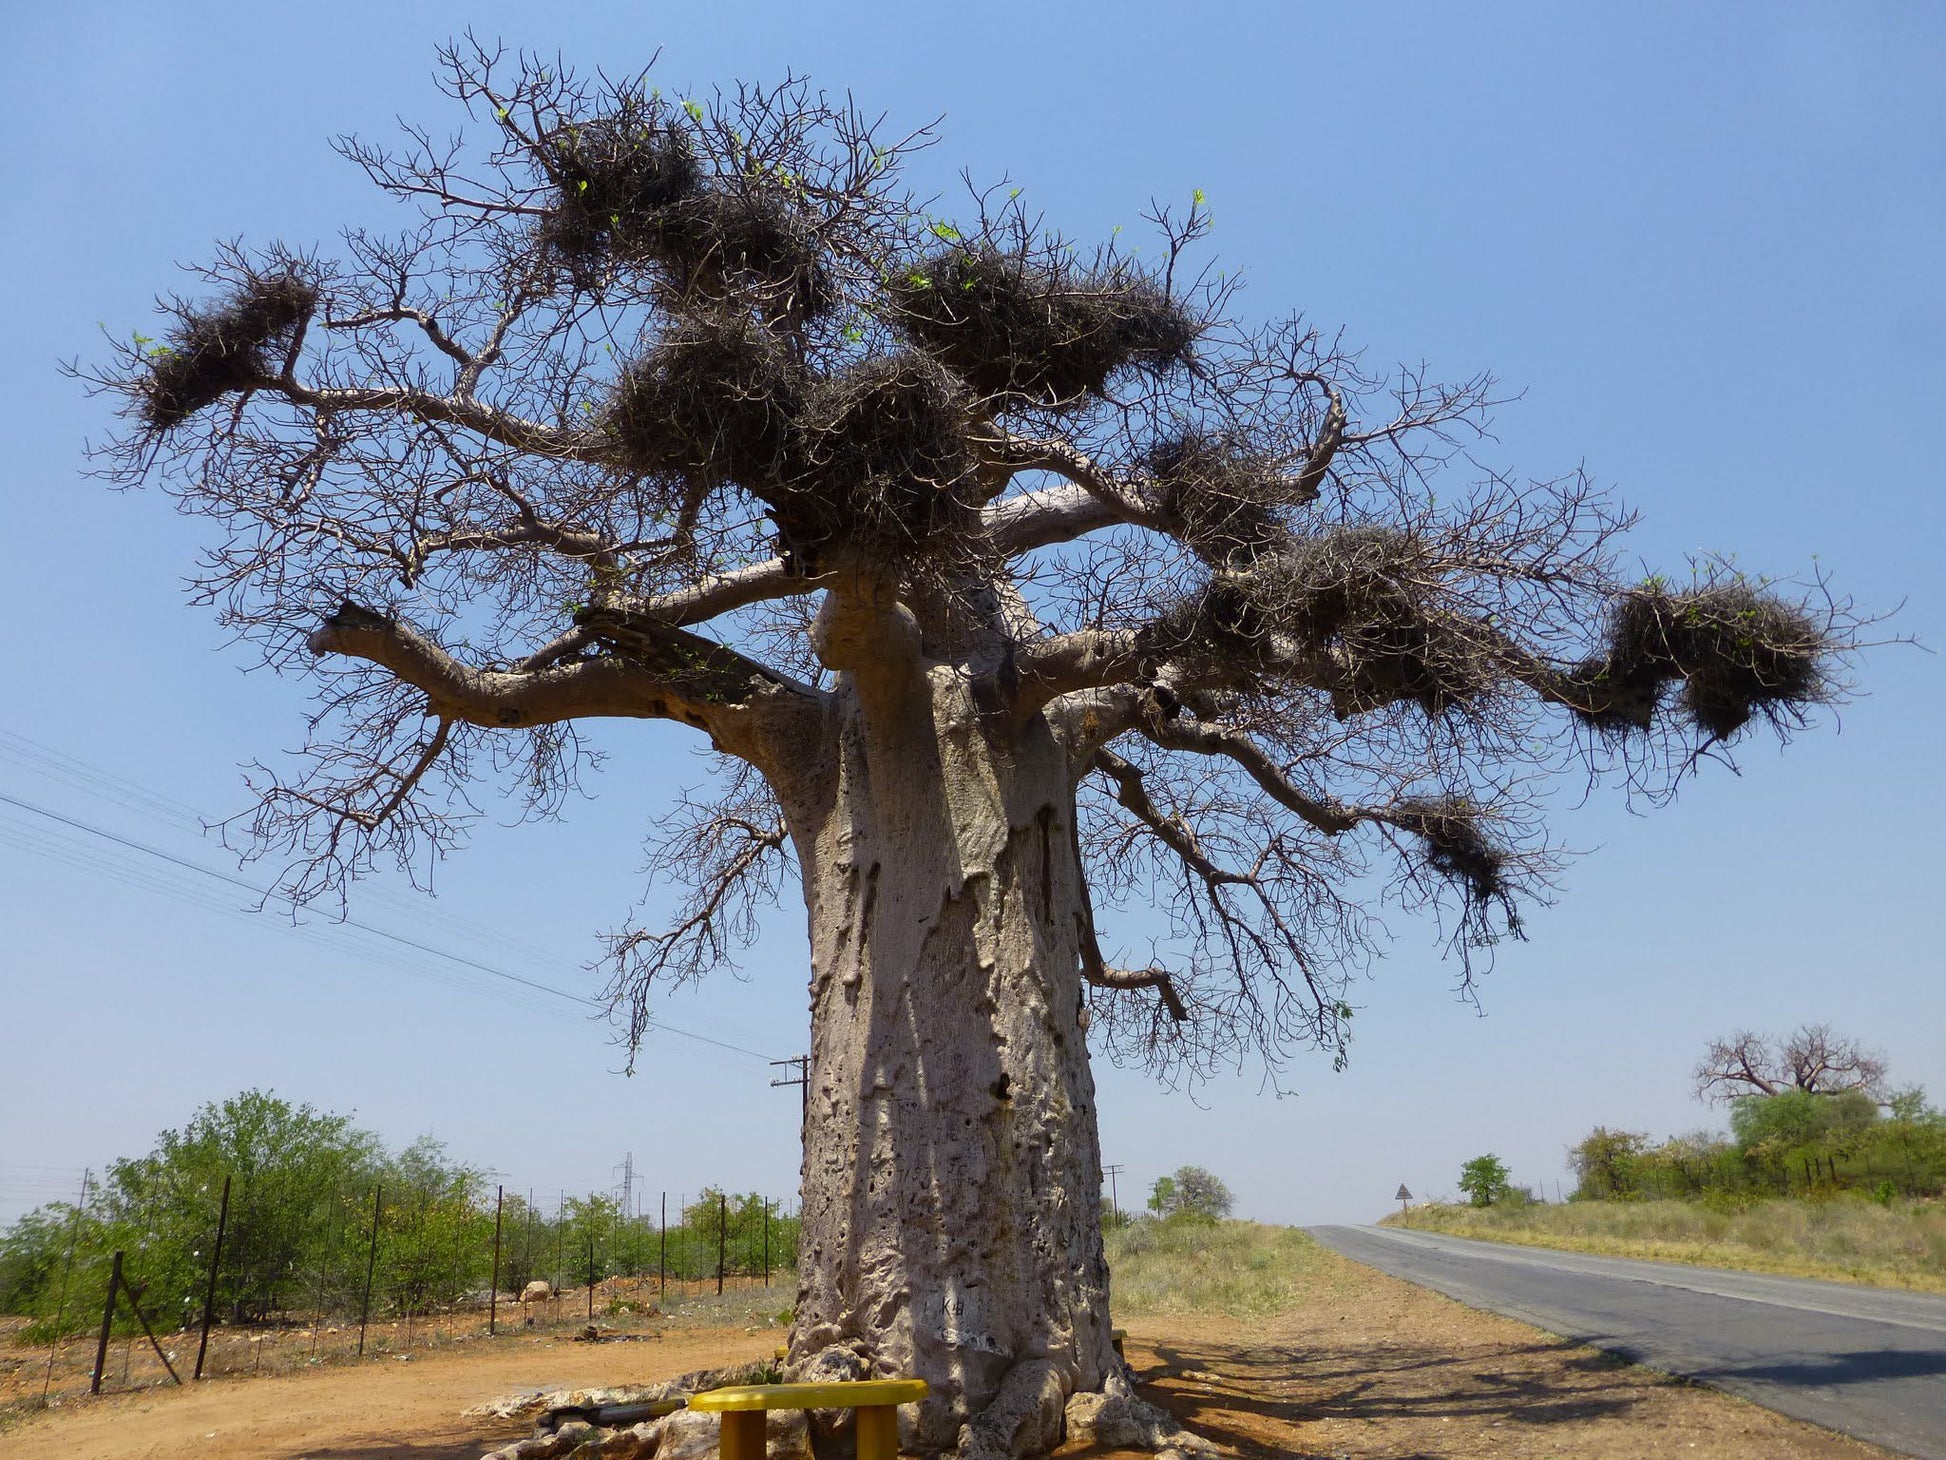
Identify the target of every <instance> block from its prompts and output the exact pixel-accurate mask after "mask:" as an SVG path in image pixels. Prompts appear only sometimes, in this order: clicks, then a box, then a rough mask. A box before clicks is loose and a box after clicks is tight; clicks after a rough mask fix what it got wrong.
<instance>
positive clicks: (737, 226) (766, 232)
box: [630, 179, 839, 319]
mask: <svg viewBox="0 0 1946 1460" xmlns="http://www.w3.org/2000/svg"><path fill="white" fill-rule="evenodd" d="M630 242H631V243H632V244H633V245H634V246H635V247H636V248H637V249H639V251H640V252H641V254H642V255H643V256H644V257H647V258H651V259H653V260H655V261H656V262H657V263H660V264H661V265H662V266H663V268H664V269H665V270H666V271H667V273H668V275H669V281H670V287H671V289H672V290H673V291H674V292H675V294H676V295H677V296H678V297H687V296H691V295H697V294H700V295H707V296H722V295H727V294H729V293H731V292H733V291H736V290H742V291H743V292H744V293H745V294H746V295H747V296H748V297H749V298H750V301H751V302H752V303H754V304H756V305H758V306H760V307H761V308H762V309H763V310H764V312H765V313H767V314H768V315H770V316H771V317H773V318H781V319H808V318H811V317H813V316H815V315H818V314H822V313H823V312H824V311H825V310H827V309H829V308H830V307H831V306H832V304H834V303H835V302H836V301H837V299H838V297H839V293H838V287H837V284H836V282H835V281H834V280H833V278H832V276H831V271H830V269H829V268H828V267H827V265H826V263H825V260H824V254H823V250H822V249H821V248H820V247H819V244H818V236H817V231H816V229H815V227H814V226H813V223H812V220H811V219H810V218H809V217H808V216H807V215H806V214H805V212H804V211H803V210H802V209H801V208H799V207H797V206H794V205H793V204H792V202H791V201H790V199H789V198H788V197H787V196H786V194H785V193H784V191H783V190H782V189H781V188H780V187H778V186H775V185H771V184H766V183H761V182H753V181H751V180H748V179H739V180H737V181H735V182H731V181H727V180H720V181H717V182H713V183H712V184H711V185H710V186H708V187H706V188H704V189H703V190H702V191H700V192H697V193H695V194H693V195H691V196H689V197H686V198H684V199H682V200H681V201H680V202H677V203H674V204H671V205H670V206H669V207H667V208H665V209H663V210H662V211H661V212H659V213H657V214H655V215H654V216H653V217H651V218H650V219H648V220H646V222H645V225H644V226H643V228H642V229H641V230H640V231H639V232H638V233H636V234H635V235H634V236H633V237H632V238H631V239H630Z"/></svg>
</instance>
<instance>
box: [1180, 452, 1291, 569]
mask: <svg viewBox="0 0 1946 1460" xmlns="http://www.w3.org/2000/svg"><path fill="white" fill-rule="evenodd" d="M1144 464H1145V465H1146V466H1147V468H1148V473H1149V477H1150V479H1151V481H1152V482H1153V489H1154V495H1155V498H1156V501H1155V510H1156V515H1157V517H1158V518H1159V519H1160V520H1161V522H1162V524H1163V525H1164V526H1165V527H1167V528H1168V530H1169V531H1171V532H1172V533H1174V534H1176V535H1177V536H1178V537H1180V538H1181V539H1182V540H1183V541H1184V542H1185V543H1187V544H1188V545H1189V547H1190V548H1191V550H1193V551H1194V552H1195V553H1196V555H1197V556H1198V557H1200V558H1202V559H1203V560H1204V561H1205V562H1207V563H1209V564H1211V565H1212V566H1213V567H1224V566H1227V565H1229V564H1231V563H1232V562H1239V563H1243V564H1248V563H1249V562H1252V561H1254V560H1255V559H1256V558H1258V557H1260V556H1262V555H1263V554H1264V553H1266V552H1269V551H1271V550H1272V549H1274V548H1276V547H1278V546H1280V545H1282V544H1284V543H1287V542H1288V541H1289V538H1290V534H1289V533H1288V532H1287V531H1286V530H1285V528H1284V525H1283V523H1282V522H1280V521H1279V520H1278V516H1277V512H1278V509H1279V508H1281V507H1286V506H1289V505H1291V503H1290V492H1291V488H1290V482H1289V479H1288V478H1286V477H1285V476H1283V475H1282V474H1281V473H1280V472H1279V471H1278V470H1277V467H1276V463H1275V462H1274V461H1272V459H1271V458H1270V457H1268V456H1267V455H1265V454H1264V453H1263V452H1261V451H1253V450H1251V449H1250V447H1249V446H1248V445H1247V444H1245V443H1244V442H1242V441H1238V440H1235V439H1233V438H1231V437H1228V436H1220V435H1212V434H1208V433H1205V432H1200V431H1188V432H1185V433H1183V434H1182V435H1180V436H1174V437H1171V438H1169V439H1167V440H1164V441H1160V442H1158V443H1156V445H1154V446H1153V447H1151V448H1150V449H1149V452H1148V458H1147V461H1146V462H1145V463H1144Z"/></svg>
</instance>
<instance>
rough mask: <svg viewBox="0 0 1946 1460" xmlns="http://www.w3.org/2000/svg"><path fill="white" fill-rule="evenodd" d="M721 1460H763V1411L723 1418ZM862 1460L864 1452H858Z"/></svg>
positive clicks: (743, 1411) (740, 1411)
mask: <svg viewBox="0 0 1946 1460" xmlns="http://www.w3.org/2000/svg"><path fill="white" fill-rule="evenodd" d="M720 1446H721V1448H720V1451H719V1453H720V1454H721V1455H722V1457H723V1460H764V1411H763V1410H761V1409H733V1410H730V1411H729V1412H727V1413H726V1414H725V1415H724V1416H723V1434H722V1440H721V1442H720ZM859 1460H864V1452H863V1451H862V1450H861V1451H860V1452H859Z"/></svg>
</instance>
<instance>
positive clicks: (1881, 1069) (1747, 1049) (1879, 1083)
mask: <svg viewBox="0 0 1946 1460" xmlns="http://www.w3.org/2000/svg"><path fill="white" fill-rule="evenodd" d="M1887 1073H1888V1066H1887V1064H1886V1062H1885V1056H1884V1055H1883V1054H1880V1053H1879V1052H1877V1051H1876V1050H1871V1049H1867V1048H1866V1047H1865V1046H1864V1045H1863V1044H1861V1043H1859V1042H1858V1041H1857V1040H1856V1039H1853V1038H1851V1037H1849V1036H1848V1035H1843V1034H1840V1033H1838V1032H1837V1030H1835V1029H1833V1028H1832V1027H1831V1026H1830V1025H1829V1024H1800V1025H1799V1026H1798V1027H1797V1028H1796V1029H1795V1030H1793V1031H1792V1032H1791V1033H1790V1034H1789V1035H1788V1036H1786V1037H1784V1038H1781V1039H1780V1038H1777V1037H1775V1036H1772V1035H1766V1034H1756V1033H1753V1032H1751V1031H1750V1030H1748V1029H1743V1030H1739V1031H1737V1032H1736V1033H1735V1034H1732V1035H1731V1036H1730V1037H1729V1038H1728V1039H1717V1040H1712V1041H1711V1042H1710V1047H1709V1051H1708V1053H1706V1054H1705V1055H1704V1056H1703V1058H1702V1059H1701V1060H1700V1061H1699V1062H1698V1063H1697V1065H1696V1071H1695V1074H1694V1075H1693V1076H1692V1078H1693V1079H1694V1081H1695V1084H1696V1095H1697V1098H1699V1099H1702V1100H1710V1101H1715V1100H1737V1099H1740V1098H1742V1097H1743V1096H1746V1095H1781V1094H1783V1093H1784V1092H1785V1091H1786V1090H1802V1091H1804V1092H1805V1093H1806V1094H1807V1095H1842V1094H1845V1093H1846V1092H1847V1091H1851V1090H1857V1091H1859V1092H1861V1093H1863V1094H1865V1095H1869V1096H1870V1097H1871V1098H1872V1099H1874V1100H1876V1101H1878V1102H1879V1103H1880V1104H1884V1103H1885V1101H1886V1100H1887V1098H1888V1095H1887V1090H1886V1084H1885V1079H1886V1075H1887Z"/></svg>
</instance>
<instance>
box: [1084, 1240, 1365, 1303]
mask: <svg viewBox="0 0 1946 1460" xmlns="http://www.w3.org/2000/svg"><path fill="white" fill-rule="evenodd" d="M1108 1268H1109V1271H1110V1273H1111V1274H1112V1275H1113V1286H1112V1289H1111V1291H1112V1292H1113V1294H1114V1304H1115V1316H1116V1318H1118V1319H1120V1318H1126V1317H1132V1316H1135V1315H1137V1314H1150V1313H1221V1314H1224V1315H1225V1316H1227V1317H1231V1318H1267V1317H1270V1316H1272V1315H1274V1314H1278V1313H1284V1312H1288V1311H1289V1310H1290V1309H1292V1308H1295V1307H1296V1306H1297V1305H1298V1304H1299V1302H1301V1301H1304V1300H1307V1299H1309V1298H1313V1297H1315V1296H1317V1295H1318V1293H1319V1292H1320V1291H1321V1290H1329V1289H1330V1288H1332V1287H1333V1285H1335V1284H1338V1283H1340V1282H1342V1281H1343V1273H1344V1267H1343V1264H1342V1263H1341V1262H1340V1261H1339V1260H1338V1259H1337V1258H1335V1257H1333V1256H1332V1255H1331V1254H1330V1253H1328V1252H1326V1251H1325V1250H1324V1249H1323V1248H1322V1247H1320V1246H1318V1244H1317V1243H1316V1242H1314V1241H1312V1240H1311V1239H1310V1237H1308V1236H1306V1235H1305V1234H1304V1233H1303V1232H1300V1231H1298V1230H1297V1229H1296V1228H1295V1227H1266V1226H1263V1225H1261V1224H1260V1223H1257V1222H1224V1223H1222V1224H1221V1225H1216V1226H1212V1225H1209V1224H1206V1223H1200V1222H1183V1221H1169V1222H1156V1221H1149V1220H1143V1221H1139V1222H1137V1223H1135V1224H1134V1225H1133V1226H1130V1227H1124V1228H1123V1229H1121V1230H1120V1231H1116V1232H1110V1233H1109V1234H1108Z"/></svg>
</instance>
